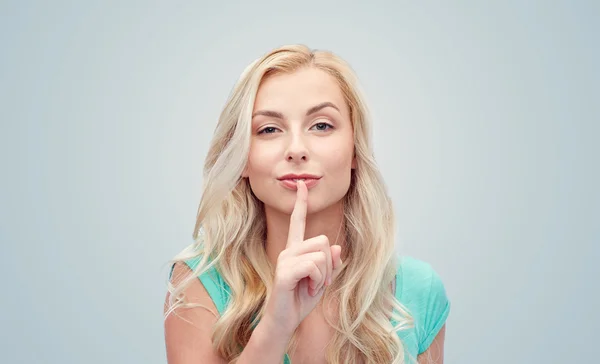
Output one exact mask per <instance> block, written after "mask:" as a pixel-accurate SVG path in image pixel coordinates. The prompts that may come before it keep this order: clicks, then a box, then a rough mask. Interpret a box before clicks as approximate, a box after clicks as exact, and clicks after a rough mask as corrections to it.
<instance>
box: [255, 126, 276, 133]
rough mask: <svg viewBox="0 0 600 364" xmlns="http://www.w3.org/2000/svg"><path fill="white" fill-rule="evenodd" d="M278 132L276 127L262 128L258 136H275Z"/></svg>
mask: <svg viewBox="0 0 600 364" xmlns="http://www.w3.org/2000/svg"><path fill="white" fill-rule="evenodd" d="M276 130H277V128H276V127H274V126H267V127H266V128H262V129H261V130H260V131H259V132H258V134H273V133H274V132H275V131H276Z"/></svg>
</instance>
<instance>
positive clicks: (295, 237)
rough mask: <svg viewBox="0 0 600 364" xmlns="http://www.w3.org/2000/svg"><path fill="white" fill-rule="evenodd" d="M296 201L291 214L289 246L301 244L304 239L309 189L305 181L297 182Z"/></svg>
mask: <svg viewBox="0 0 600 364" xmlns="http://www.w3.org/2000/svg"><path fill="white" fill-rule="evenodd" d="M296 186H298V189H297V191H296V203H295V204H294V210H293V211H292V216H290V229H289V231H288V241H287V246H291V245H294V244H299V243H301V242H303V241H304V228H305V226H306V209H307V204H308V201H307V200H308V189H307V188H306V185H305V184H304V181H301V180H298V182H296Z"/></svg>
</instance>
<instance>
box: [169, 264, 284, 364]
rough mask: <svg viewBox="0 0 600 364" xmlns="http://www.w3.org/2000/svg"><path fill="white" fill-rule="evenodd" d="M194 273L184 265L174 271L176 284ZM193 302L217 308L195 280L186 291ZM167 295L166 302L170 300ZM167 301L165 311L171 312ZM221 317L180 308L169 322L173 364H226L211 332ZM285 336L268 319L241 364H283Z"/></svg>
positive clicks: (170, 317) (260, 327)
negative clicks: (272, 328)
mask: <svg viewBox="0 0 600 364" xmlns="http://www.w3.org/2000/svg"><path fill="white" fill-rule="evenodd" d="M189 274H191V270H190V269H189V268H188V267H187V266H186V265H185V264H183V263H176V264H175V268H174V269H173V278H172V282H173V284H179V283H180V282H181V281H182V278H183V277H186V276H188V275H189ZM185 294H186V297H187V299H188V301H189V302H190V303H194V304H201V305H203V306H205V307H208V308H210V309H211V310H212V311H213V312H215V313H216V312H217V309H216V307H215V305H214V303H213V301H212V299H211V298H210V295H209V294H208V292H207V291H206V289H205V288H204V286H203V285H202V283H201V282H200V280H194V281H193V282H192V283H191V284H190V285H189V286H188V287H187V288H186V291H185ZM168 298H169V294H168V293H167V297H166V299H167V300H168ZM167 302H168V301H165V310H166V309H167ZM216 322H217V316H216V314H214V313H211V312H209V311H208V310H206V309H205V308H203V307H194V308H180V309H178V310H176V311H174V312H173V313H171V314H170V315H169V317H168V318H167V319H166V320H165V344H166V350H167V362H168V363H169V364H191V363H200V362H202V363H207V364H226V363H227V361H226V360H225V359H224V358H223V357H221V356H220V355H219V353H218V352H217V351H216V350H214V349H213V346H212V340H211V332H212V327H213V326H214V324H215V323H216ZM288 341H289V340H287V339H286V338H285V337H282V336H275V335H274V332H273V331H272V330H271V324H270V322H269V320H264V321H262V320H261V322H260V323H259V324H258V325H257V327H256V328H255V329H254V331H253V333H252V336H251V337H250V341H249V342H248V345H247V346H246V347H245V349H244V351H243V352H242V354H241V356H240V358H239V360H238V364H245V363H258V362H260V363H281V362H282V359H283V356H284V354H285V350H286V347H287V344H288Z"/></svg>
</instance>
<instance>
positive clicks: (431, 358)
mask: <svg viewBox="0 0 600 364" xmlns="http://www.w3.org/2000/svg"><path fill="white" fill-rule="evenodd" d="M445 337H446V325H444V326H442V328H441V329H440V331H439V332H438V334H437V335H436V337H435V339H434V340H433V342H432V343H431V345H430V346H429V348H427V350H425V351H424V352H423V353H421V354H420V355H419V356H418V357H417V361H418V362H419V364H444V340H445Z"/></svg>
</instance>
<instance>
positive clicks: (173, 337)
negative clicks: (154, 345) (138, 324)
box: [164, 262, 226, 364]
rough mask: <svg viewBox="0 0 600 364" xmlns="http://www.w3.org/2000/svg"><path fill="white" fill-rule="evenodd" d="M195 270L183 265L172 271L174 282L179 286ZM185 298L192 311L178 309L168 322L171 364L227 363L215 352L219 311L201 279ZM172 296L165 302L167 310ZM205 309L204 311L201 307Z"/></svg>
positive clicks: (187, 288)
mask: <svg viewBox="0 0 600 364" xmlns="http://www.w3.org/2000/svg"><path fill="white" fill-rule="evenodd" d="M191 274H193V273H192V270H191V269H190V268H189V267H188V266H187V265H186V264H185V263H183V262H178V263H176V264H175V267H174V268H173V273H172V278H171V282H172V283H173V284H174V285H178V284H180V283H181V282H182V281H183V280H184V279H185V278H187V277H189V276H190V275H191ZM184 294H185V296H186V300H187V302H188V303H191V304H193V305H194V306H195V307H192V308H184V307H182V308H178V309H176V310H175V311H173V312H171V313H170V314H169V315H168V317H167V318H166V319H165V323H164V325H165V327H164V330H165V344H166V350H167V361H168V363H169V364H191V363H199V362H200V361H202V362H203V363H209V364H211V363H214V364H216V363H226V361H225V360H224V359H223V358H221V357H220V356H219V355H218V354H217V353H216V352H215V350H214V349H213V346H212V341H211V332H212V328H213V326H214V324H215V323H216V322H217V316H216V314H217V308H216V307H215V304H214V302H213V301H212V299H211V298H210V295H209V294H208V292H207V291H206V289H205V288H204V286H203V285H202V282H200V280H199V279H194V280H193V281H192V282H191V283H190V284H189V285H188V286H187V287H186V289H185V291H184ZM168 301H169V292H167V296H166V298H165V307H164V309H165V311H164V312H165V313H166V312H167V310H168V308H169V307H168ZM200 306H202V307H200Z"/></svg>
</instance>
